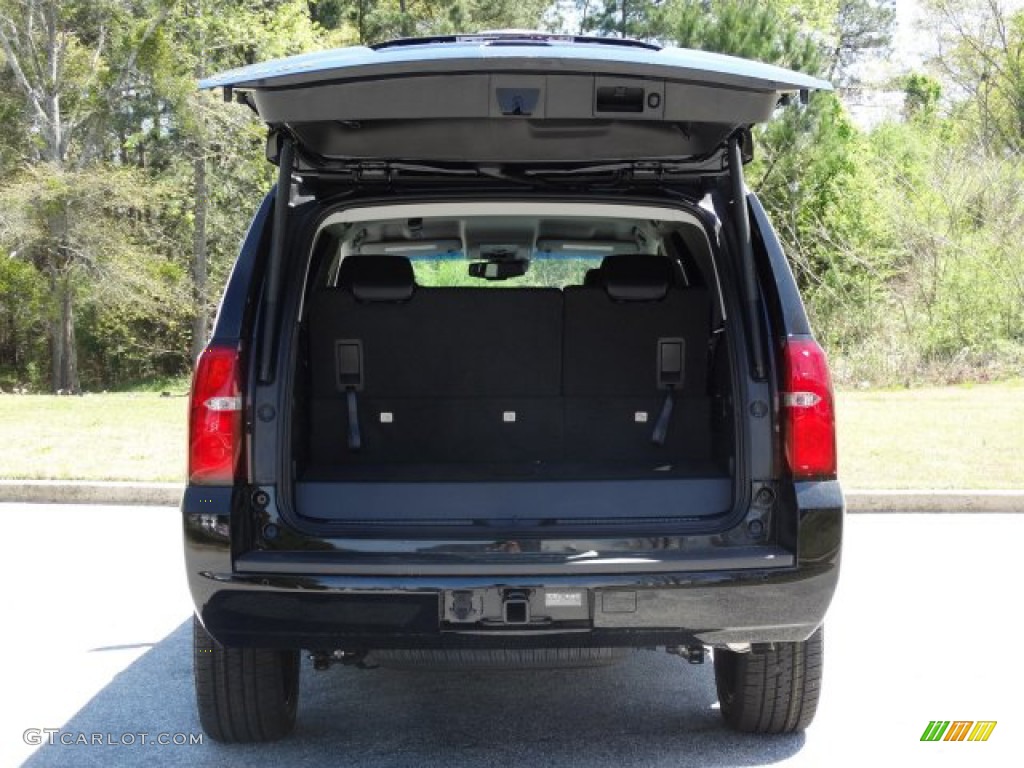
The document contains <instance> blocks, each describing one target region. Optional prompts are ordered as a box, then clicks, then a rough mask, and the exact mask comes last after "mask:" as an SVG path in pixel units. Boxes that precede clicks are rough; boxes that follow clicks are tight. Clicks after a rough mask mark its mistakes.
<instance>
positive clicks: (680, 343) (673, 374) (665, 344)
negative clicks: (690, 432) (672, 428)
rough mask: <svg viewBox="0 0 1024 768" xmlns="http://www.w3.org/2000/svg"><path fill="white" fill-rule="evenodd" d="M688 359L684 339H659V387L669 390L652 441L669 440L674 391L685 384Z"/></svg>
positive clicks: (657, 442) (663, 441) (662, 443)
mask: <svg viewBox="0 0 1024 768" xmlns="http://www.w3.org/2000/svg"><path fill="white" fill-rule="evenodd" d="M685 359H686V342H685V340H683V339H678V338H674V339H658V389H664V390H667V391H666V392H665V401H664V402H663V403H662V404H661V413H659V414H658V420H657V421H656V422H655V424H654V432H653V433H652V434H651V442H652V443H654V444H655V445H664V444H665V441H666V440H668V428H669V424H671V423H672V409H673V408H674V407H675V397H674V394H673V393H674V391H675V390H676V389H677V388H678V387H681V386H682V385H683V374H684V366H683V361H684V360H685Z"/></svg>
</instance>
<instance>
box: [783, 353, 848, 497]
mask: <svg viewBox="0 0 1024 768" xmlns="http://www.w3.org/2000/svg"><path fill="white" fill-rule="evenodd" d="M783 365H784V372H783V380H782V392H781V393H780V398H781V402H780V405H781V408H782V430H783V436H784V440H785V445H786V461H787V462H788V464H789V469H790V471H791V472H792V473H793V476H794V477H797V478H834V477H835V476H836V414H835V407H834V404H833V400H832V381H831V377H830V376H829V373H828V360H827V359H826V358H825V352H824V350H823V349H822V348H821V347H820V346H818V343H817V342H816V341H814V340H813V339H789V340H787V341H786V343H785V347H784V349H783Z"/></svg>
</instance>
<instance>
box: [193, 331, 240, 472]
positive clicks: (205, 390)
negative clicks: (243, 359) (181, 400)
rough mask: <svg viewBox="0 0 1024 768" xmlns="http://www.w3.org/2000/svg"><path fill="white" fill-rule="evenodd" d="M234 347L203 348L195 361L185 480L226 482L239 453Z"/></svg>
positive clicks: (233, 468)
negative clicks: (186, 475)
mask: <svg viewBox="0 0 1024 768" xmlns="http://www.w3.org/2000/svg"><path fill="white" fill-rule="evenodd" d="M239 362H240V361H239V354H238V349H236V348H234V347H220V346H210V347H207V348H206V349H205V350H204V351H203V353H202V354H201V355H200V356H199V361H198V362H197V363H196V372H195V376H194V378H193V379H192V403H191V407H190V412H189V430H188V433H189V434H188V442H189V449H188V479H189V482H190V483H196V484H199V485H230V484H231V483H233V482H234V480H235V476H236V473H237V471H238V468H239V466H240V464H241V456H242V387H241V380H240V378H239V369H240V365H239Z"/></svg>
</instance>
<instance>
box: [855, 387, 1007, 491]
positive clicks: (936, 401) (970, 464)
mask: <svg viewBox="0 0 1024 768" xmlns="http://www.w3.org/2000/svg"><path fill="white" fill-rule="evenodd" d="M836 410H837V416H838V420H839V426H838V431H839V476H840V478H841V479H842V480H843V483H844V486H845V487H847V488H965V489H974V488H991V489H999V488H1024V381H1012V382H1002V383H998V384H975V385H963V386H958V387H935V388H924V389H904V390H891V391H890V390H866V391H847V392H840V393H839V394H838V396H837V405H836Z"/></svg>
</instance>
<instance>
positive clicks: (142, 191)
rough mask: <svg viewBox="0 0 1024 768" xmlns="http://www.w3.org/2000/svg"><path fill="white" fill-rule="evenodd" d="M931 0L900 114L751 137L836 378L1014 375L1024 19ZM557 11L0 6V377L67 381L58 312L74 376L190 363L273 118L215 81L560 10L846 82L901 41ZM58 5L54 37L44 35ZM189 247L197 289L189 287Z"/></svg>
mask: <svg viewBox="0 0 1024 768" xmlns="http://www.w3.org/2000/svg"><path fill="white" fill-rule="evenodd" d="M925 5H926V6H927V9H928V14H929V15H928V19H929V22H930V25H931V26H930V32H929V34H932V36H933V37H934V38H935V39H936V40H937V41H938V43H939V51H938V56H937V57H936V60H935V62H934V67H933V68H932V69H931V70H930V71H931V72H933V73H936V74H938V75H939V77H938V79H933V77H932V76H931V75H925V74H921V73H914V74H911V75H908V76H906V77H905V78H903V79H902V80H901V81H900V82H899V86H898V87H899V88H900V89H902V90H903V91H904V92H905V96H906V99H905V105H906V106H905V118H906V121H905V122H904V123H887V124H883V125H882V126H880V127H879V128H877V129H876V130H874V131H872V132H871V133H868V134H865V133H864V132H862V131H860V130H858V129H857V128H856V127H855V125H854V124H853V123H852V122H851V120H850V118H849V116H848V115H847V114H846V112H845V111H844V109H843V106H842V102H841V99H840V98H838V97H836V96H833V95H828V94H826V95H819V96H817V97H816V98H814V99H812V102H811V104H810V105H809V106H807V107H797V106H790V107H786V108H781V109H780V110H778V113H777V115H776V120H774V121H773V122H772V123H771V124H769V125H767V126H764V127H760V128H757V129H756V130H755V140H756V142H757V147H756V152H755V157H756V159H755V161H754V163H753V164H752V165H751V166H749V167H748V169H747V182H748V184H750V185H751V186H752V187H753V188H755V189H756V190H757V191H758V193H759V196H760V198H761V200H762V201H763V203H764V204H765V206H766V208H767V209H768V212H769V215H770V217H771V219H772V221H773V222H774V223H775V225H776V227H777V229H778V232H779V235H780V238H781V239H782V241H783V244H784V247H785V249H786V252H787V255H788V256H789V258H790V260H791V262H792V264H793V267H794V271H795V273H796V275H797V278H798V280H799V282H800V284H801V287H802V289H803V291H804V295H805V297H806V298H807V300H808V305H809V310H810V313H811V315H812V318H813V321H814V323H815V326H816V328H817V330H818V333H819V335H820V336H821V337H822V338H823V339H824V340H825V342H826V343H827V344H828V346H829V348H830V350H831V351H832V353H833V359H834V361H835V362H836V366H837V368H836V372H837V374H838V378H839V379H840V380H841V381H858V382H859V381H872V382H876V383H877V382H883V383H892V382H911V381H916V380H919V379H922V378H924V379H942V380H946V379H957V378H963V377H967V376H972V375H973V376H989V375H999V374H1000V373H1003V372H1006V371H1008V370H1011V369H1012V367H1013V366H1014V365H1016V366H1018V367H1019V366H1020V365H1021V364H1024V318H1022V312H1024V264H1022V252H1021V249H1020V248H1019V245H1018V244H1019V243H1020V242H1022V241H1024V222H1022V217H1024V191H1022V189H1024V178H1022V171H1021V165H1020V162H1019V157H1020V152H1021V151H1022V150H1024V13H1020V12H1018V13H1009V12H1007V11H1006V10H1005V6H1004V5H1002V4H999V3H993V2H989V0H966V2H953V0H926V3H925ZM550 6H552V4H551V3H549V2H548V1H547V0H520V1H519V2H510V1H509V0H255V1H254V0H179V1H178V2H163V1H162V0H34V2H32V3H26V2H24V1H23V0H0V42H2V43H4V46H3V53H2V57H0V173H2V175H0V387H3V388H10V387H15V386H16V387H22V386H29V387H31V388H36V389H45V388H47V387H55V386H57V384H56V379H54V378H53V376H54V375H55V368H54V365H55V360H56V357H59V355H58V356H56V357H55V355H54V350H55V349H56V348H57V346H58V345H59V344H58V343H63V341H61V339H62V338H63V337H62V332H61V318H62V317H65V318H66V319H67V320H68V321H69V322H70V323H71V326H72V331H73V333H72V334H71V336H72V342H74V339H75V336H76V335H77V344H78V347H79V354H78V368H79V369H80V375H81V384H82V386H83V387H85V388H88V389H102V388H113V387H117V388H121V387H128V386H134V385H135V384H137V383H138V382H139V381H160V382H163V381H167V380H175V377H180V376H182V375H183V374H184V373H185V371H186V370H187V368H188V365H189V362H190V360H189V348H190V344H191V342H192V341H193V340H192V338H191V337H192V335H193V334H194V333H196V331H195V328H196V325H195V324H194V323H195V321H196V320H197V318H201V317H211V316H212V313H213V309H214V307H213V304H214V303H215V301H216V299H217V297H218V296H219V295H220V291H221V288H222V286H223V282H224V280H225V279H226V275H227V273H228V270H229V269H230V266H231V264H232V263H233V260H234V257H235V254H236V251H237V248H238V244H239V242H240V241H241V238H242V236H243V234H244V230H245V227H246V226H247V224H248V221H249V218H250V215H251V213H252V211H253V210H254V208H255V206H256V205H258V203H259V200H260V199H261V197H262V196H263V194H265V193H266V191H267V189H268V188H269V187H270V185H271V183H272V180H273V168H272V167H271V166H270V165H269V164H268V163H267V162H266V160H265V157H264V149H265V147H264V144H265V128H264V127H263V126H262V125H261V124H260V123H259V121H258V120H257V119H255V117H254V116H253V115H252V114H251V113H250V112H248V111H247V110H245V109H243V108H241V107H239V106H238V105H232V104H224V103H223V102H222V101H221V100H220V99H219V97H218V96H215V95H213V94H208V93H198V92H197V91H196V88H195V83H196V79H197V78H199V77H202V76H204V75H205V74H209V73H212V72H215V71H219V70H223V69H227V68H230V67H235V66H241V65H245V64H250V63H253V62H256V61H259V60H264V59H268V58H275V57H280V56H286V55H290V54H293V53H299V52H303V51H309V50H315V49H318V48H323V47H328V46H332V45H342V44H352V43H357V42H362V43H374V42H379V41H381V40H384V39H388V38H392V37H398V36H404V35H425V34H448V33H456V32H472V31H479V30H481V29H488V28H490V29H494V28H501V27H519V28H539V27H542V26H544V25H545V24H554V23H557V18H558V13H561V14H562V15H561V18H562V19H563V22H562V23H565V21H564V20H565V19H573V20H574V21H575V22H576V23H577V24H578V29H574V30H573V31H574V32H575V31H583V32H590V33H596V34H606V35H616V36H618V35H623V34H624V35H626V36H631V37H640V38H645V39H652V40H657V41H660V42H663V43H668V44H678V45H683V46H687V47H694V48H700V49H704V50H709V51H718V52H722V53H727V54H732V55H737V56H743V57H747V58H753V59H759V60H762V61H766V62H769V63H773V64H778V65H781V66H785V67H790V68H794V69H798V70H801V71H804V72H808V73H813V74H816V75H819V76H826V77H829V78H830V79H832V80H833V81H834V82H835V83H836V84H837V85H850V84H853V83H854V82H855V81H856V78H857V73H858V66H859V63H860V62H862V61H864V60H866V59H868V58H870V57H872V56H878V55H880V54H882V53H884V52H886V51H887V50H888V49H889V46H890V44H891V33H892V25H893V3H892V2H891V0H763V1H762V2H755V1H754V0H715V2H707V1H706V0H560V2H559V4H558V9H554V8H553V7H550ZM569 7H572V8H573V12H571V13H567V12H566V10H567V9H568V8H569ZM51 11H52V13H51ZM31 14H35V15H31ZM30 16H31V20H32V23H28V22H29V18H30ZM51 20H52V23H53V24H55V25H56V26H55V29H56V32H57V34H56V36H55V38H54V39H57V40H60V45H59V46H49V45H48V37H47V29H48V27H47V24H50V23H51ZM16 65H20V68H19V66H16ZM51 65H53V66H51ZM54 66H55V69H54V68H53V67H54ZM19 72H20V74H19ZM54 72H55V73H56V74H52V73H54ZM58 107H59V108H58ZM201 178H205V184H204V185H200V183H199V180H200V179H201ZM203 189H205V192H202V190H203ZM204 217H205V225H204V226H202V225H201V222H202V220H203V218H204ZM197 243H198V244H202V245H203V246H205V252H206V254H207V258H206V262H207V264H206V271H207V272H208V275H209V280H208V283H209V284H208V286H207V290H206V291H205V292H200V291H198V290H197V289H196V281H197V277H196V273H195V270H196V263H195V258H196V252H197V251H196V249H197V247H198V245H197ZM421 267H422V269H421ZM581 268H582V267H580V265H573V264H569V263H564V264H563V263H553V262H546V263H537V264H535V265H534V267H533V268H532V269H531V271H530V272H529V273H527V275H525V276H523V277H521V278H517V279H515V280H511V281H508V282H498V283H486V282H483V281H473V284H475V285H494V286H495V287H508V286H512V285H517V284H518V285H526V284H529V285H540V284H559V283H561V282H578V281H579V279H580V276H579V274H577V272H578V270H579V269H581ZM465 269H466V265H465V264H464V263H458V262H445V263H441V264H437V265H433V266H431V265H418V266H417V270H418V273H419V272H422V271H423V270H426V272H424V274H423V275H422V276H421V280H420V281H421V282H422V283H424V284H426V283H430V284H446V285H451V284H465V283H466V281H467V278H466V275H465ZM574 270H575V272H574ZM570 272H573V273H572V274H570ZM428 273H429V274H428ZM563 273H564V274H563ZM66 300H67V301H66ZM65 306H66V309H65ZM65 363H66V359H65Z"/></svg>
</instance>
